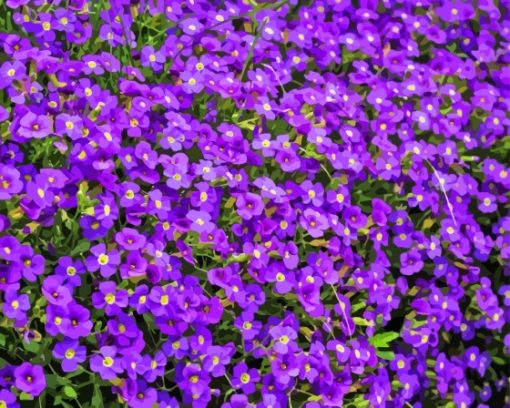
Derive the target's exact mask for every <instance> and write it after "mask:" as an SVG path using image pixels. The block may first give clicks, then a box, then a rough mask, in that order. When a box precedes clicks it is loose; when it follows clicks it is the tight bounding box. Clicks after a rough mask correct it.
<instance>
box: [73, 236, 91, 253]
mask: <svg viewBox="0 0 510 408" xmlns="http://www.w3.org/2000/svg"><path fill="white" fill-rule="evenodd" d="M89 248H90V242H89V241H87V240H85V239H84V240H81V241H80V242H78V244H77V245H76V246H75V247H74V248H73V250H72V251H71V256H75V255H81V254H83V253H84V252H86V251H88V250H89Z"/></svg>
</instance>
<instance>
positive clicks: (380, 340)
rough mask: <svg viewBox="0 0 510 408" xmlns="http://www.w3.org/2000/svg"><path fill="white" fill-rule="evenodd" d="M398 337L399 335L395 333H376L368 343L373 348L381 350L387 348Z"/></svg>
mask: <svg viewBox="0 0 510 408" xmlns="http://www.w3.org/2000/svg"><path fill="white" fill-rule="evenodd" d="M399 336H400V334H398V333H397V332H386V333H377V334H376V335H375V336H373V337H371V338H370V339H369V341H370V343H371V344H372V345H373V346H374V347H375V348H382V347H388V346H389V344H390V343H391V342H392V341H393V340H395V339H396V338H398V337H399Z"/></svg>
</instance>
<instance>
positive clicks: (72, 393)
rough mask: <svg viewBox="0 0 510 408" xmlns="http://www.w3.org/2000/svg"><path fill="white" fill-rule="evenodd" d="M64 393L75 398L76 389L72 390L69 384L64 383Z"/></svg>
mask: <svg viewBox="0 0 510 408" xmlns="http://www.w3.org/2000/svg"><path fill="white" fill-rule="evenodd" d="M64 394H65V395H66V396H68V397H69V398H73V399H74V398H76V397H77V396H78V394H77V393H76V391H75V390H74V388H73V387H71V386H70V385H66V386H65V387H64Z"/></svg>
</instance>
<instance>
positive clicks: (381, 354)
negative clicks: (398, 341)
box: [375, 349, 395, 361]
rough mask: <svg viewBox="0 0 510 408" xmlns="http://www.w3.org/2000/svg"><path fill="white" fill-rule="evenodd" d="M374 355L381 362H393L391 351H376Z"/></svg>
mask: <svg viewBox="0 0 510 408" xmlns="http://www.w3.org/2000/svg"><path fill="white" fill-rule="evenodd" d="M375 354H377V355H378V356H379V357H381V358H382V359H383V360H388V361H392V360H395V353H394V352H393V351H383V350H379V349H376V350H375Z"/></svg>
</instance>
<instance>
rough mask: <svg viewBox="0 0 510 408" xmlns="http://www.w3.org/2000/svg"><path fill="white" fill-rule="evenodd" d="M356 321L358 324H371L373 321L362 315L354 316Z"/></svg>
mask: <svg viewBox="0 0 510 408" xmlns="http://www.w3.org/2000/svg"><path fill="white" fill-rule="evenodd" d="M352 320H353V321H354V323H356V325H357V326H371V322H369V321H368V320H367V319H363V318H362V317H358V316H355V317H353V318H352Z"/></svg>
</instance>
